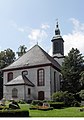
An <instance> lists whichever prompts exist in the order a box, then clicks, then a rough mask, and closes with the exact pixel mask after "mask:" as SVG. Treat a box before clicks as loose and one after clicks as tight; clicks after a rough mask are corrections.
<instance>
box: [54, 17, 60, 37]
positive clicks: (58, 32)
mask: <svg viewBox="0 0 84 120" xmlns="http://www.w3.org/2000/svg"><path fill="white" fill-rule="evenodd" d="M55 35H60V30H59V26H58V19H56V29H55Z"/></svg>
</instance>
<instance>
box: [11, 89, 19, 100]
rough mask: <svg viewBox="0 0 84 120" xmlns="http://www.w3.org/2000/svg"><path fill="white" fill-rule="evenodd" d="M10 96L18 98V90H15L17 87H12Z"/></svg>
mask: <svg viewBox="0 0 84 120" xmlns="http://www.w3.org/2000/svg"><path fill="white" fill-rule="evenodd" d="M12 98H18V90H17V88H13V89H12Z"/></svg>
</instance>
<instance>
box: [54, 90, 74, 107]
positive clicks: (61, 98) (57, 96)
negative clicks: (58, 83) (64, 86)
mask: <svg viewBox="0 0 84 120" xmlns="http://www.w3.org/2000/svg"><path fill="white" fill-rule="evenodd" d="M52 99H53V101H55V102H64V104H65V106H66V107H69V106H71V104H72V102H73V101H74V100H75V98H74V95H73V94H72V93H68V92H67V91H65V92H62V91H61V92H60V91H59V92H56V93H54V94H53V95H52Z"/></svg>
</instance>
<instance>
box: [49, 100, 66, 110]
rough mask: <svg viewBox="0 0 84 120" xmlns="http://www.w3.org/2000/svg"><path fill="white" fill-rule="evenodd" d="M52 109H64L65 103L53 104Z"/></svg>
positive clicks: (51, 104)
mask: <svg viewBox="0 0 84 120" xmlns="http://www.w3.org/2000/svg"><path fill="white" fill-rule="evenodd" d="M50 107H53V108H55V109H61V108H63V107H64V102H51V103H50Z"/></svg>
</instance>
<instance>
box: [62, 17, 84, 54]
mask: <svg viewBox="0 0 84 120" xmlns="http://www.w3.org/2000/svg"><path fill="white" fill-rule="evenodd" d="M70 20H71V22H72V24H73V30H72V32H71V33H68V34H66V35H63V39H64V41H65V42H64V51H65V55H67V53H68V52H69V51H70V50H71V49H72V47H73V48H77V49H78V50H80V52H81V53H82V54H84V23H81V22H80V21H78V20H77V19H75V18H71V19H70Z"/></svg>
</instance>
